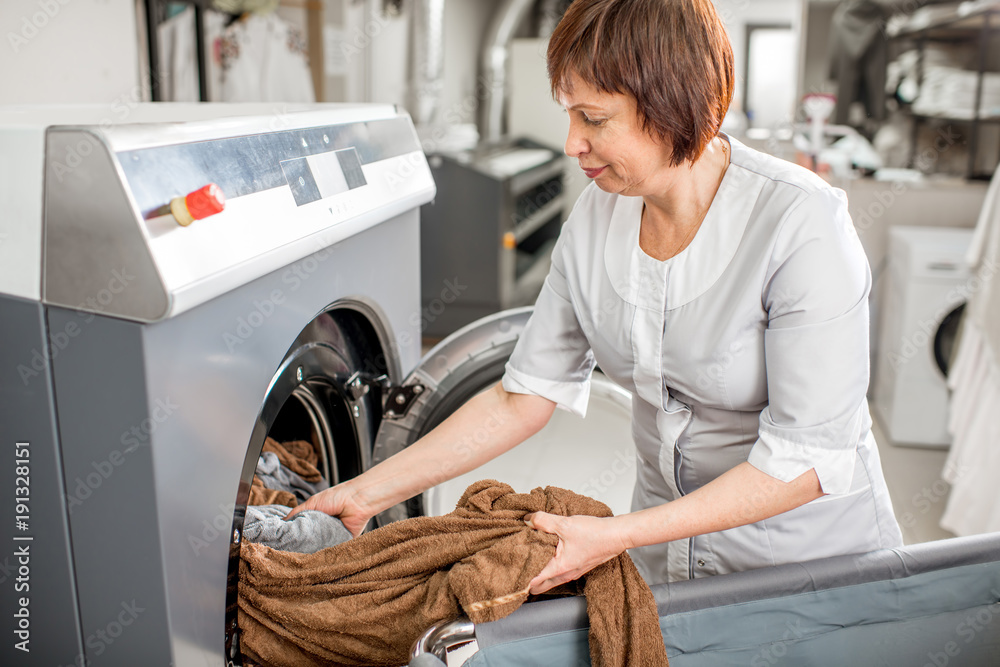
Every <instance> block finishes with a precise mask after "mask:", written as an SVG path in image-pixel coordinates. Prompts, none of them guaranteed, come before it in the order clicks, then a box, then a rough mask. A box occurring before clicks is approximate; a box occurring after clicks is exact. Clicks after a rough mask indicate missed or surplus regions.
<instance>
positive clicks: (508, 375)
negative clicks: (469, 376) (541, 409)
mask: <svg viewBox="0 0 1000 667" xmlns="http://www.w3.org/2000/svg"><path fill="white" fill-rule="evenodd" d="M566 243H567V234H566V232H565V231H564V233H563V234H562V235H560V237H559V240H558V241H557V243H556V246H555V248H553V250H552V267H551V268H550V269H549V275H548V276H547V277H546V278H545V283H544V284H543V285H542V291H541V293H540V294H539V295H538V299H537V301H535V310H534V312H533V313H532V315H531V317H530V318H529V319H528V323H527V324H526V325H525V327H524V331H523V332H521V336H520V338H519V339H518V341H517V345H515V346H514V352H513V353H512V354H511V355H510V360H509V361H508V362H507V367H506V372H505V373H504V376H503V379H502V383H503V388H504V389H505V390H506V391H508V392H511V393H515V394H535V395H537V396H541V397H543V398H547V399H549V400H550V401H552V402H554V403H555V404H556V405H558V406H559V407H560V408H562V409H563V410H568V411H569V412H572V413H574V414H576V415H579V416H581V417H583V416H585V415H586V414H587V403H588V401H589V399H590V377H591V374H592V372H593V370H594V355H593V353H592V352H591V350H590V343H589V342H588V341H587V337H586V336H585V335H584V333H583V330H582V329H581V327H580V323H579V320H578V319H577V316H576V313H575V311H574V309H573V304H572V302H571V299H570V291H569V286H568V284H567V279H566V274H565V271H564V268H563V267H564V262H563V253H564V252H565V250H566Z"/></svg>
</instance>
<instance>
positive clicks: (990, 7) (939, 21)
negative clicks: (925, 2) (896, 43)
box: [889, 3, 1000, 40]
mask: <svg viewBox="0 0 1000 667" xmlns="http://www.w3.org/2000/svg"><path fill="white" fill-rule="evenodd" d="M926 9H932V7H928V8H926ZM941 9H943V8H936V10H934V12H933V13H934V14H936V16H934V17H933V18H930V19H929V20H927V21H920V18H919V14H920V11H919V10H918V12H916V14H915V15H914V16H915V17H916V18H914V17H911V19H910V24H908V25H905V26H903V27H902V28H900V29H899V30H897V31H895V32H892V33H889V38H890V39H901V38H924V39H934V40H937V39H940V40H952V39H959V38H962V37H967V36H968V35H969V34H971V33H975V32H978V31H980V30H982V29H983V28H984V27H986V25H987V22H989V27H990V28H991V29H994V28H998V27H1000V25H997V23H994V22H993V21H992V20H991V19H992V18H993V14H998V13H1000V3H988V4H986V3H984V4H983V5H982V6H981V7H979V8H976V9H974V10H971V11H965V12H963V11H960V9H961V5H960V6H959V7H958V8H950V9H948V10H947V11H941ZM925 15H926V14H925Z"/></svg>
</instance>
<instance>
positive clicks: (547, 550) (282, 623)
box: [239, 480, 667, 667]
mask: <svg viewBox="0 0 1000 667" xmlns="http://www.w3.org/2000/svg"><path fill="white" fill-rule="evenodd" d="M538 511H545V512H550V513H552V514H561V515H564V516H568V515H573V514H590V515H594V516H611V511H610V510H609V509H608V508H607V506H605V505H604V504H603V503H600V502H598V501H596V500H592V499H590V498H587V497H585V496H580V495H577V494H575V493H573V492H571V491H566V490H564V489H559V488H555V487H546V488H545V489H541V488H538V489H535V490H534V491H532V492H531V493H529V494H523V493H514V492H513V490H512V489H511V488H510V487H509V486H508V485H506V484H501V483H500V482H495V481H493V480H485V481H480V482H476V483H475V484H473V485H472V486H470V487H469V488H468V489H466V491H465V494H464V495H463V496H462V499H461V500H460V501H459V502H458V506H457V508H456V509H455V511H454V512H452V513H451V514H448V515H445V516H442V517H418V518H415V519H408V520H406V521H399V522H396V523H392V524H389V525H388V526H385V527H383V528H379V529H377V530H374V531H372V532H370V533H366V534H364V535H362V536H361V537H358V538H356V539H354V540H351V541H350V542H345V543H344V544H341V545H339V546H336V547H331V548H329V549H324V550H323V551H319V552H317V553H314V554H299V553H290V552H285V551H276V550H274V549H271V548H269V547H265V546H262V545H259V544H249V543H247V542H244V543H243V545H242V547H241V551H240V582H239V626H240V631H241V633H242V634H241V645H242V649H243V653H244V656H245V657H246V658H247V659H249V660H250V661H252V662H255V663H259V664H263V665H271V666H274V667H282V666H284V665H289V666H291V665H296V666H297V665H312V664H335V665H401V664H405V663H406V662H407V661H408V659H409V657H408V656H409V650H410V647H411V645H412V644H413V642H414V641H415V640H416V638H417V637H418V636H419V635H420V634H421V633H422V632H423V631H424V630H426V629H427V628H428V627H430V626H431V625H433V624H434V623H437V622H439V621H444V620H451V619H454V618H456V617H457V616H459V615H460V613H462V612H464V613H465V614H466V615H467V616H468V617H469V618H470V619H471V620H472V621H473V622H475V623H482V622H486V621H494V620H497V619H499V618H502V617H504V616H506V615H507V614H510V613H511V612H512V611H514V610H515V609H517V608H518V607H519V606H521V604H522V603H523V602H524V601H525V600H526V599H527V598H528V583H529V582H530V581H531V579H533V578H534V577H535V576H536V575H537V574H538V573H539V572H541V570H542V568H543V567H545V564H546V563H548V562H549V560H550V559H551V558H552V556H553V554H554V553H555V546H556V543H557V541H558V538H556V536H555V535H549V534H546V533H541V532H539V531H536V530H533V529H530V528H528V527H527V526H526V525H525V523H524V516H525V515H527V514H530V513H532V512H538ZM561 588H569V587H561ZM557 590H558V589H557ZM583 591H584V594H585V595H586V596H587V613H588V615H589V617H590V654H591V661H592V663H593V664H594V665H599V666H602V667H603V666H609V665H616V666H617V665H666V664H667V655H666V649H665V648H664V646H663V637H662V635H661V634H660V623H659V617H658V615H657V610H656V602H655V600H654V599H653V596H652V594H651V593H650V591H649V587H648V586H647V585H646V582H645V581H643V579H642V577H640V576H639V573H638V571H637V570H636V568H635V565H633V563H632V560H631V559H630V558H629V557H628V555H627V554H622V555H620V556H618V557H616V558H614V559H612V560H610V561H608V562H607V563H604V564H603V565H600V566H598V567H596V568H594V569H593V570H592V571H591V572H589V573H588V574H587V575H586V581H585V582H584V584H583Z"/></svg>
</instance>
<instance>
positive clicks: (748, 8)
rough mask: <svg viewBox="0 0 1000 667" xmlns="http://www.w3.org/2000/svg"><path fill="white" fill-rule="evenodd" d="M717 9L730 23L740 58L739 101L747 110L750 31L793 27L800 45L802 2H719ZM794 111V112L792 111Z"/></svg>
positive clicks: (799, 0)
mask: <svg viewBox="0 0 1000 667" xmlns="http://www.w3.org/2000/svg"><path fill="white" fill-rule="evenodd" d="M715 9H716V11H718V12H719V16H721V17H722V20H723V21H724V22H725V24H726V29H727V30H728V31H729V40H730V41H731V42H732V44H733V56H734V57H735V59H736V100H734V106H736V108H739V109H741V108H743V107H742V103H741V100H742V99H743V95H744V93H743V71H744V69H745V68H746V50H747V44H746V28H747V25H750V24H787V25H790V26H792V34H793V35H794V36H795V40H796V43H798V40H799V39H800V35H801V24H802V2H801V0H715ZM797 50H798V49H796V52H797ZM789 111H790V112H792V111H794V110H789Z"/></svg>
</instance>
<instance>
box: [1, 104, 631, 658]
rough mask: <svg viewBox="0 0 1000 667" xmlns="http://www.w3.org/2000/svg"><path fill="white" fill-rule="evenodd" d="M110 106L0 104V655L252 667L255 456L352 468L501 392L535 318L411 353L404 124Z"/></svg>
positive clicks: (420, 189)
mask: <svg viewBox="0 0 1000 667" xmlns="http://www.w3.org/2000/svg"><path fill="white" fill-rule="evenodd" d="M123 115H124V116H125V118H121V117H119V116H116V115H112V114H111V113H109V110H108V109H107V108H103V107H83V108H54V107H53V108H29V107H23V108H18V107H13V108H7V109H4V110H3V111H2V112H0V146H2V150H0V175H2V177H3V178H2V180H0V206H2V209H3V212H4V214H3V219H2V220H3V222H2V223H0V225H2V226H0V340H2V343H3V344H2V345H0V367H2V369H3V373H2V374H0V395H2V397H3V400H2V401H0V434H2V436H0V441H2V443H3V451H6V452H7V453H8V459H7V461H6V462H4V463H3V467H4V469H5V470H7V471H8V472H7V473H6V474H5V475H3V476H0V496H2V497H4V498H7V499H8V501H9V502H8V503H7V504H6V508H7V509H6V512H7V516H6V518H5V520H4V525H5V526H6V528H5V529H4V531H3V535H4V538H5V539H4V543H5V545H6V546H4V547H3V549H2V551H0V616H2V618H3V619H4V620H3V622H2V627H3V637H4V638H5V639H4V641H3V643H2V647H0V664H5V665H13V664H17V665H45V666H46V667H53V666H59V667H62V666H68V665H73V666H76V667H82V666H84V665H140V664H141V665H150V666H152V665H163V666H167V665H175V666H186V665H220V666H221V665H226V664H230V663H232V664H239V663H240V658H239V637H238V632H237V626H236V578H235V577H236V572H237V567H236V566H237V564H238V553H239V543H240V531H241V528H242V522H243V514H244V511H245V505H246V501H247V496H248V493H249V487H250V482H251V480H252V477H253V474H254V470H255V466H256V464H257V460H258V456H259V454H260V452H261V448H262V445H263V443H264V440H265V437H266V436H268V435H273V436H275V437H276V438H278V439H280V440H290V439H305V440H311V441H313V442H314V443H319V444H320V445H321V447H320V449H321V462H320V466H319V467H320V468H321V469H322V472H323V475H324V476H325V477H326V478H327V481H329V482H330V483H331V484H333V483H336V482H337V481H339V480H343V479H346V478H349V477H351V476H354V475H356V474H358V473H359V472H361V471H362V470H364V469H366V468H367V467H369V466H370V465H372V463H373V461H378V460H381V459H382V458H384V457H386V456H389V455H391V454H392V453H394V452H395V451H398V450H399V449H401V448H402V447H405V446H407V445H408V444H410V442H412V441H413V439H414V438H416V437H418V436H419V435H421V434H423V433H425V432H426V431H427V430H429V429H430V428H432V427H433V426H434V425H435V424H436V423H438V422H440V421H441V420H442V419H443V418H444V417H445V416H447V415H448V414H450V412H451V411H452V410H454V409H455V408H457V407H458V406H459V405H461V403H463V402H464V401H465V400H467V399H468V398H469V397H471V396H472V395H474V394H475V393H476V392H478V391H481V390H483V389H485V388H486V387H487V386H489V385H490V384H492V383H494V382H496V381H497V379H499V377H500V376H501V375H502V373H503V365H504V363H505V362H506V359H507V357H508V356H509V354H510V351H511V349H512V348H513V345H514V342H515V341H516V339H517V336H518V334H519V332H520V331H521V329H522V328H523V326H524V323H525V322H526V320H527V318H528V316H529V314H530V309H521V310H518V311H512V312H507V313H501V314H498V315H495V316H492V317H489V318H486V319H485V320H483V321H481V322H478V323H474V324H472V325H469V326H467V327H466V328H464V329H463V330H461V331H459V332H456V334H454V335H453V336H451V337H449V338H448V339H446V340H445V341H443V342H442V343H441V344H439V345H438V346H437V347H436V348H435V349H434V350H432V352H431V353H430V354H429V355H428V356H427V357H426V358H425V359H424V360H421V359H420V326H421V324H422V319H425V318H424V315H423V314H422V313H421V311H420V270H419V238H420V236H419V207H420V206H421V205H422V204H425V203H427V202H428V201H430V200H431V198H432V197H433V196H434V192H435V187H434V182H433V180H432V178H431V173H430V170H429V168H428V166H427V162H426V160H425V158H424V155H423V153H422V152H421V150H420V146H419V144H418V140H417V137H416V134H415V132H414V129H413V125H412V123H411V121H410V119H409V117H408V116H407V115H406V114H405V113H401V112H400V111H398V110H397V109H396V108H395V107H393V106H391V105H364V106H344V105H315V106H312V107H310V108H308V109H298V108H288V107H281V108H274V107H267V106H263V105H256V106H254V105H251V106H242V105H191V106H185V105H140V106H137V107H134V108H130V109H123ZM109 116H110V117H109ZM456 278H457V279H458V280H457V282H456V284H461V282H462V280H463V277H462V276H457V277H456ZM411 371H412V372H411ZM619 399H620V397H616V396H614V395H611V394H609V398H608V400H609V401H610V402H611V404H613V405H612V406H611V408H609V409H611V410H612V412H614V410H618V408H619V407H620V400H619ZM600 401H601V399H600V398H598V403H600ZM598 412H600V410H598ZM614 414H616V415H618V417H620V418H621V425H622V432H623V434H624V435H623V436H622V437H625V438H627V434H628V432H629V431H628V422H629V419H628V415H627V414H620V413H618V412H614ZM614 456H615V454H614V451H611V452H609V454H608V461H607V465H606V467H609V468H610V467H612V464H613V463H614V461H615V459H614ZM623 465H624V464H621V463H619V464H618V466H617V468H616V469H621V473H622V474H621V477H622V478H623V479H628V483H629V484H630V483H631V479H630V477H631V475H632V474H634V473H633V472H632V471H631V470H627V469H626V468H624V467H623ZM598 478H599V475H598ZM422 504H423V503H422V499H421V498H416V499H414V500H412V501H410V502H408V503H406V504H404V505H401V506H398V507H395V508H392V509H390V510H388V511H387V512H385V513H384V514H383V515H382V516H380V517H378V521H379V522H385V521H389V520H392V519H395V518H404V517H407V516H412V515H415V514H421V513H423V511H424V508H423V507H422Z"/></svg>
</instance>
